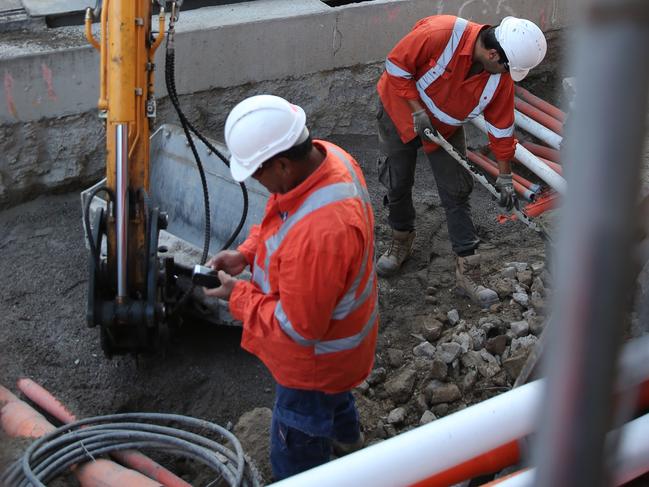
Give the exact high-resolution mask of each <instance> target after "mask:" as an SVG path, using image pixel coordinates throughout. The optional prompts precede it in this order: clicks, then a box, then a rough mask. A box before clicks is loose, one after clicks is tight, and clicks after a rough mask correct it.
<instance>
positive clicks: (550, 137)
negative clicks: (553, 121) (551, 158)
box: [514, 110, 563, 149]
mask: <svg viewBox="0 0 649 487" xmlns="http://www.w3.org/2000/svg"><path fill="white" fill-rule="evenodd" d="M514 120H515V123H516V125H518V126H519V127H520V128H522V129H523V130H525V131H526V132H529V133H530V134H532V135H533V136H534V137H536V138H537V139H539V140H542V141H543V142H545V143H546V144H548V145H549V146H550V147H553V148H555V149H560V148H561V142H562V141H563V137H561V136H560V135H559V134H557V133H556V132H553V131H552V130H550V129H549V128H547V127H545V126H544V125H541V124H540V123H539V122H537V121H536V120H534V119H533V118H531V117H528V116H527V115H525V114H524V113H522V112H520V111H518V110H514Z"/></svg>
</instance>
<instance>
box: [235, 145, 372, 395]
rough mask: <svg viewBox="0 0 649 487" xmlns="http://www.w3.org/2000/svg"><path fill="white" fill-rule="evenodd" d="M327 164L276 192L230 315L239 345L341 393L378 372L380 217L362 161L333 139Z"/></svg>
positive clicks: (251, 242)
mask: <svg viewBox="0 0 649 487" xmlns="http://www.w3.org/2000/svg"><path fill="white" fill-rule="evenodd" d="M314 145H315V146H316V147H318V148H319V149H321V150H323V151H326V157H325V159H324V161H323V162H322V164H321V165H320V166H319V167H318V168H317V169H316V170H315V171H314V172H313V173H312V174H311V175H310V176H309V177H308V178H307V179H306V180H305V181H303V182H302V183H301V184H299V185H298V186H297V187H295V188H293V189H292V190H291V191H289V192H288V193H285V194H272V195H271V196H270V198H269V200H268V203H267V205H266V210H265V214H264V217H263V220H262V222H261V224H260V225H257V226H254V227H253V228H252V229H251V231H250V235H249V236H248V238H247V239H246V241H245V242H244V243H243V244H241V246H239V248H238V250H239V252H241V253H242V254H243V255H244V256H245V258H246V260H247V261H248V263H249V264H250V266H251V268H252V282H248V281H239V282H238V283H237V284H236V285H235V286H234V289H233V291H232V294H231V295H230V312H231V313H232V315H233V316H234V317H235V318H236V319H239V320H241V321H242V322H243V337H242V339H241V346H242V347H243V348H244V349H246V350H248V351H249V352H251V353H253V354H255V355H256V356H257V357H259V358H260V359H261V360H262V362H264V364H266V366H267V367H268V369H269V370H270V372H271V373H272V374H273V377H274V378H275V380H276V381H277V382H278V383H279V384H281V385H283V386H285V387H291V388H295V389H307V390H317V391H322V392H327V393H338V392H344V391H348V390H350V389H352V388H353V387H355V386H357V385H358V384H359V383H361V382H362V381H363V380H364V379H365V378H366V377H367V375H368V374H369V373H370V371H371V369H372V365H373V363H374V349H375V346H376V336H377V331H378V303H377V279H376V271H375V268H374V216H373V214H372V206H371V203H370V200H369V196H368V193H367V187H366V185H365V179H364V177H363V173H362V171H361V169H360V166H359V165H358V163H357V162H356V161H355V160H354V159H353V158H352V156H350V155H349V154H348V153H347V152H345V151H343V150H342V149H341V148H340V147H338V146H336V145H334V144H331V143H329V142H324V141H319V140H316V141H314Z"/></svg>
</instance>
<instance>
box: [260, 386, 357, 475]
mask: <svg viewBox="0 0 649 487" xmlns="http://www.w3.org/2000/svg"><path fill="white" fill-rule="evenodd" d="M359 436H360V422H359V418H358V411H357V410H356V404H355V402H354V396H352V393H351V392H349V391H348V392H341V393H339V394H326V393H324V392H319V391H304V390H299V389H291V388H288V387H284V386H281V385H279V384H278V385H277V387H276V389H275V406H274V408H273V420H272V423H271V428H270V461H271V465H272V467H273V476H274V477H275V480H281V479H285V478H286V477H290V476H292V475H295V474H298V473H300V472H303V471H305V470H309V469H310V468H313V467H317V466H318V465H322V464H323V463H326V462H328V461H329V460H330V457H331V440H336V441H339V442H341V443H354V442H355V441H357V440H358V438H359Z"/></svg>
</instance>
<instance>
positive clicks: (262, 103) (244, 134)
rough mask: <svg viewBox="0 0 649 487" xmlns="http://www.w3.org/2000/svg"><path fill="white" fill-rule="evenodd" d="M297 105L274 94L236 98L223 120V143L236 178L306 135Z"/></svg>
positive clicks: (243, 178)
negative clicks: (235, 103)
mask: <svg viewBox="0 0 649 487" xmlns="http://www.w3.org/2000/svg"><path fill="white" fill-rule="evenodd" d="M305 122H306V115H305V114H304V110H302V109H301V108H300V107H299V106H297V105H293V104H292V103H289V102H288V101H286V100H285V99H284V98H280V97H279V96H274V95H256V96H251V97H250V98H246V99H245V100H243V101H241V102H239V103H238V104H237V105H236V106H235V107H234V108H233V109H232V111H231V112H230V114H229V115H228V118H227V119H226V121H225V143H226V145H227V146H228V150H229V151H230V172H231V173H232V177H233V178H234V180H235V181H238V182H241V181H243V180H245V179H247V178H248V177H250V176H251V175H252V174H253V173H254V172H255V171H256V170H257V169H258V168H259V166H261V164H262V163H263V162H264V161H267V160H268V159H270V158H271V157H273V156H274V155H276V154H279V153H280V152H282V151H285V150H286V149H289V148H291V147H293V146H294V145H296V144H298V143H301V142H304V141H305V140H306V139H307V137H308V136H309V132H308V130H307V129H306V125H305Z"/></svg>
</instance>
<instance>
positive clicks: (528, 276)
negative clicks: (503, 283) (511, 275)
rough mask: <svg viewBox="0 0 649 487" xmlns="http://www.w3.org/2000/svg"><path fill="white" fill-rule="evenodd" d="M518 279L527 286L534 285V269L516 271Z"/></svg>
mask: <svg viewBox="0 0 649 487" xmlns="http://www.w3.org/2000/svg"><path fill="white" fill-rule="evenodd" d="M516 279H518V282H520V283H521V284H523V285H525V286H531V285H532V271H521V272H517V273H516Z"/></svg>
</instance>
